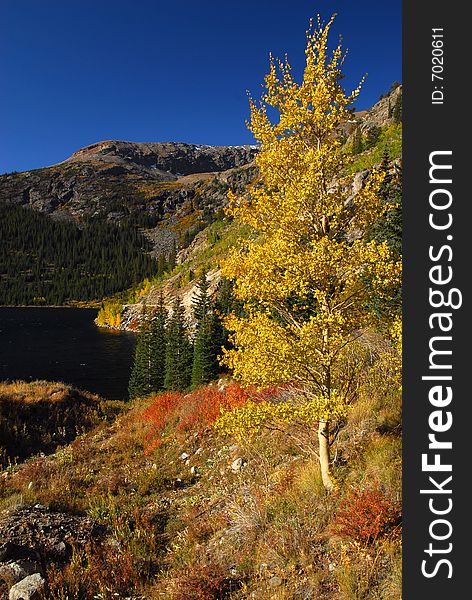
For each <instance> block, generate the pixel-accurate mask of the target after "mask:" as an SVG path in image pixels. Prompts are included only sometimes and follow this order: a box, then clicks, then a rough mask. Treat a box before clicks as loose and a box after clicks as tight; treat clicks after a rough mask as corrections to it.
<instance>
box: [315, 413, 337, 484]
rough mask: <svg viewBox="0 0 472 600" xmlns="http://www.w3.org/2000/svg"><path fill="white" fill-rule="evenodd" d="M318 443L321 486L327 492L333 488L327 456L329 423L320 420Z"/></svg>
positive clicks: (328, 457)
mask: <svg viewBox="0 0 472 600" xmlns="http://www.w3.org/2000/svg"><path fill="white" fill-rule="evenodd" d="M318 443H319V453H320V469H321V479H322V481H323V485H324V486H325V488H326V489H327V490H328V491H332V490H334V488H335V485H334V481H333V478H332V476H331V467H330V454H329V423H328V421H324V420H320V422H319V425H318Z"/></svg>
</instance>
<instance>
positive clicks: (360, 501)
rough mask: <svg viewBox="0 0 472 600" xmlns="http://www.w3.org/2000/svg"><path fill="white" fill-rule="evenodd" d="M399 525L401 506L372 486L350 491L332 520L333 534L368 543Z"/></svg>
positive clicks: (377, 487) (376, 486)
mask: <svg viewBox="0 0 472 600" xmlns="http://www.w3.org/2000/svg"><path fill="white" fill-rule="evenodd" d="M400 523H401V512H400V505H399V503H397V502H394V501H392V500H391V499H390V498H388V497H387V496H386V495H385V494H384V492H383V491H382V490H381V489H380V488H379V486H378V485H375V486H373V487H371V488H369V489H366V490H359V489H357V490H353V491H352V492H351V493H350V494H349V496H348V497H347V498H345V499H344V500H343V502H342V503H341V506H340V510H339V511H338V513H337V514H336V517H335V519H334V523H333V527H332V531H333V533H334V534H335V535H339V536H341V537H346V538H351V539H352V540H354V541H356V542H360V543H362V544H370V543H373V542H375V540H377V539H378V538H380V537H383V536H385V535H387V534H388V533H390V532H392V531H393V530H394V529H396V528H397V527H398V526H399V525H400Z"/></svg>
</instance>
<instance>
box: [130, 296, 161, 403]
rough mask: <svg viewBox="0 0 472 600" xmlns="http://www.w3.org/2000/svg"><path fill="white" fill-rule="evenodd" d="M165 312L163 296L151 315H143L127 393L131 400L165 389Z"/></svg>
mask: <svg viewBox="0 0 472 600" xmlns="http://www.w3.org/2000/svg"><path fill="white" fill-rule="evenodd" d="M166 317H167V312H166V309H165V306H164V299H163V297H162V294H161V295H160V297H159V304H158V306H157V309H156V310H155V311H154V312H153V313H148V312H145V314H144V316H143V322H142V325H141V328H140V332H139V334H138V340H137V343H136V350H135V357H134V364H133V369H132V371H131V377H130V381H129V386H128V391H129V397H130V399H133V398H137V397H142V396H147V395H149V394H151V393H154V392H159V391H160V390H162V389H164V377H165V367H166V360H165V359H166V329H165V323H166Z"/></svg>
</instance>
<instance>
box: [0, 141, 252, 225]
mask: <svg viewBox="0 0 472 600" xmlns="http://www.w3.org/2000/svg"><path fill="white" fill-rule="evenodd" d="M255 152H256V149H255V148H254V147H249V146H197V145H191V144H182V143H174V142H172V143H138V142H121V141H105V142H99V143H97V144H92V145H91V146H87V147H85V148H82V149H80V150H78V151H77V152H76V153H75V154H73V155H72V156H71V157H70V158H68V159H67V160H65V161H64V162H61V163H59V164H56V165H52V166H50V167H46V168H44V169H36V170H34V171H26V172H24V173H13V174H7V175H3V176H2V177H1V178H0V201H2V202H10V203H15V204H19V205H22V206H30V207H31V208H33V209H35V210H38V211H41V212H45V213H48V214H50V215H52V216H54V217H66V218H73V219H76V220H80V219H81V218H84V217H90V216H93V217H102V218H106V219H108V220H113V221H120V220H122V219H124V218H125V217H126V216H129V215H130V214H134V215H136V214H139V213H144V214H146V215H148V217H150V220H152V221H154V223H155V222H157V220H159V219H160V218H162V217H163V216H165V214H166V213H168V212H171V211H174V210H175V208H176V207H177V206H178V205H179V204H181V203H182V202H184V201H185V200H186V199H187V198H188V197H192V196H193V195H194V194H192V190H193V191H194V188H195V184H196V183H197V182H203V181H206V180H208V179H212V178H214V177H215V175H216V174H217V173H221V172H223V171H228V170H231V169H237V168H240V167H243V166H244V165H246V164H248V163H250V162H251V161H252V160H253V158H254V156H255ZM212 174H213V175H212ZM191 175H193V176H194V177H193V178H192V177H190V178H189V177H188V176H191ZM226 177H229V175H227V176H226Z"/></svg>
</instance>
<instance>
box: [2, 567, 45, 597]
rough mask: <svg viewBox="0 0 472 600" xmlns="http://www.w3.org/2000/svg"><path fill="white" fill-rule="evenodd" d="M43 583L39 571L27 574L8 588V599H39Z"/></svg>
mask: <svg viewBox="0 0 472 600" xmlns="http://www.w3.org/2000/svg"><path fill="white" fill-rule="evenodd" d="M45 584H46V582H45V580H44V579H43V577H42V576H41V574H40V573H34V574H33V575H28V577H25V578H24V579H22V580H21V581H19V582H18V583H15V585H14V586H13V587H12V588H10V593H9V595H8V600H39V597H40V593H41V592H42V591H43V590H44V586H45Z"/></svg>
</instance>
